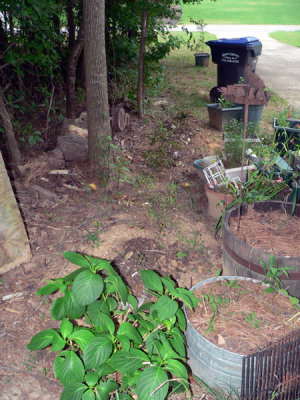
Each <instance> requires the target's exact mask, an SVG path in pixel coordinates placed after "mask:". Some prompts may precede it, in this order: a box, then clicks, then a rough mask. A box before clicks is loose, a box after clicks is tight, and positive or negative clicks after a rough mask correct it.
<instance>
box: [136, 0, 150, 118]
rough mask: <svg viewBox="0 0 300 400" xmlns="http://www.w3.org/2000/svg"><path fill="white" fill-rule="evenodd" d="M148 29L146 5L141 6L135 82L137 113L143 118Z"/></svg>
mask: <svg viewBox="0 0 300 400" xmlns="http://www.w3.org/2000/svg"><path fill="white" fill-rule="evenodd" d="M147 30H148V12H147V8H146V5H144V7H143V13H142V29H141V39H140V55H139V69H138V82H137V103H138V104H137V105H138V115H139V117H140V118H144V75H145V52H146V40H147Z"/></svg>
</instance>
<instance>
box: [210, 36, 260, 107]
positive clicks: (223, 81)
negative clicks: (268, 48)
mask: <svg viewBox="0 0 300 400" xmlns="http://www.w3.org/2000/svg"><path fill="white" fill-rule="evenodd" d="M206 44H207V45H208V46H209V47H210V48H211V55H212V61H213V62H214V63H215V64H217V65H218V81H217V83H218V86H217V87H214V88H212V89H211V97H212V95H213V96H214V98H212V100H213V101H215V100H216V98H215V95H216V94H218V93H219V92H218V91H217V89H218V87H221V86H226V85H234V84H235V83H239V82H240V80H241V78H242V79H243V82H245V83H247V82H246V79H245V67H246V66H247V65H250V68H251V70H252V72H255V69H256V63H257V58H258V56H259V55H260V54H261V49H262V43H261V42H260V41H259V39H257V38H256V37H253V36H248V37H243V38H237V39H218V40H210V41H208V42H206Z"/></svg>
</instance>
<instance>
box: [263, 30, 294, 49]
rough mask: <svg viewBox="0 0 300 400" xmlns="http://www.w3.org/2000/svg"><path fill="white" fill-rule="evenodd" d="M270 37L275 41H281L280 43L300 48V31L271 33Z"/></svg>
mask: <svg viewBox="0 0 300 400" xmlns="http://www.w3.org/2000/svg"><path fill="white" fill-rule="evenodd" d="M270 36H271V37H272V38H273V39H276V40H279V41H280V42H283V43H287V44H291V45H292V46H296V47H300V31H294V32H282V31H276V32H272V33H270Z"/></svg>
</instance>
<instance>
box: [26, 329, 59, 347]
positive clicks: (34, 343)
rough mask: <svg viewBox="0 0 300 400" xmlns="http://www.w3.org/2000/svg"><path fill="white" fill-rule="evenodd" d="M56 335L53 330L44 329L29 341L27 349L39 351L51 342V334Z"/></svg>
mask: <svg viewBox="0 0 300 400" xmlns="http://www.w3.org/2000/svg"><path fill="white" fill-rule="evenodd" d="M54 333H56V332H55V330H54V329H46V330H44V331H42V332H39V333H37V334H36V335H34V336H33V338H32V339H31V340H30V342H29V344H28V345H27V348H28V349H29V350H41V349H44V348H45V347H47V346H49V345H50V344H51V343H52V340H53V334H54Z"/></svg>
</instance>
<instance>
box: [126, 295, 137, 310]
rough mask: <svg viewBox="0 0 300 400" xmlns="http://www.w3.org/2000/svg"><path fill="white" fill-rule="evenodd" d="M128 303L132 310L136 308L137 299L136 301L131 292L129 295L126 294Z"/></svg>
mask: <svg viewBox="0 0 300 400" xmlns="http://www.w3.org/2000/svg"><path fill="white" fill-rule="evenodd" d="M128 303H129V304H130V305H131V306H132V308H133V309H134V310H136V309H137V306H138V301H137V299H136V297H134V296H133V295H132V294H130V295H129V296H128Z"/></svg>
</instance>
